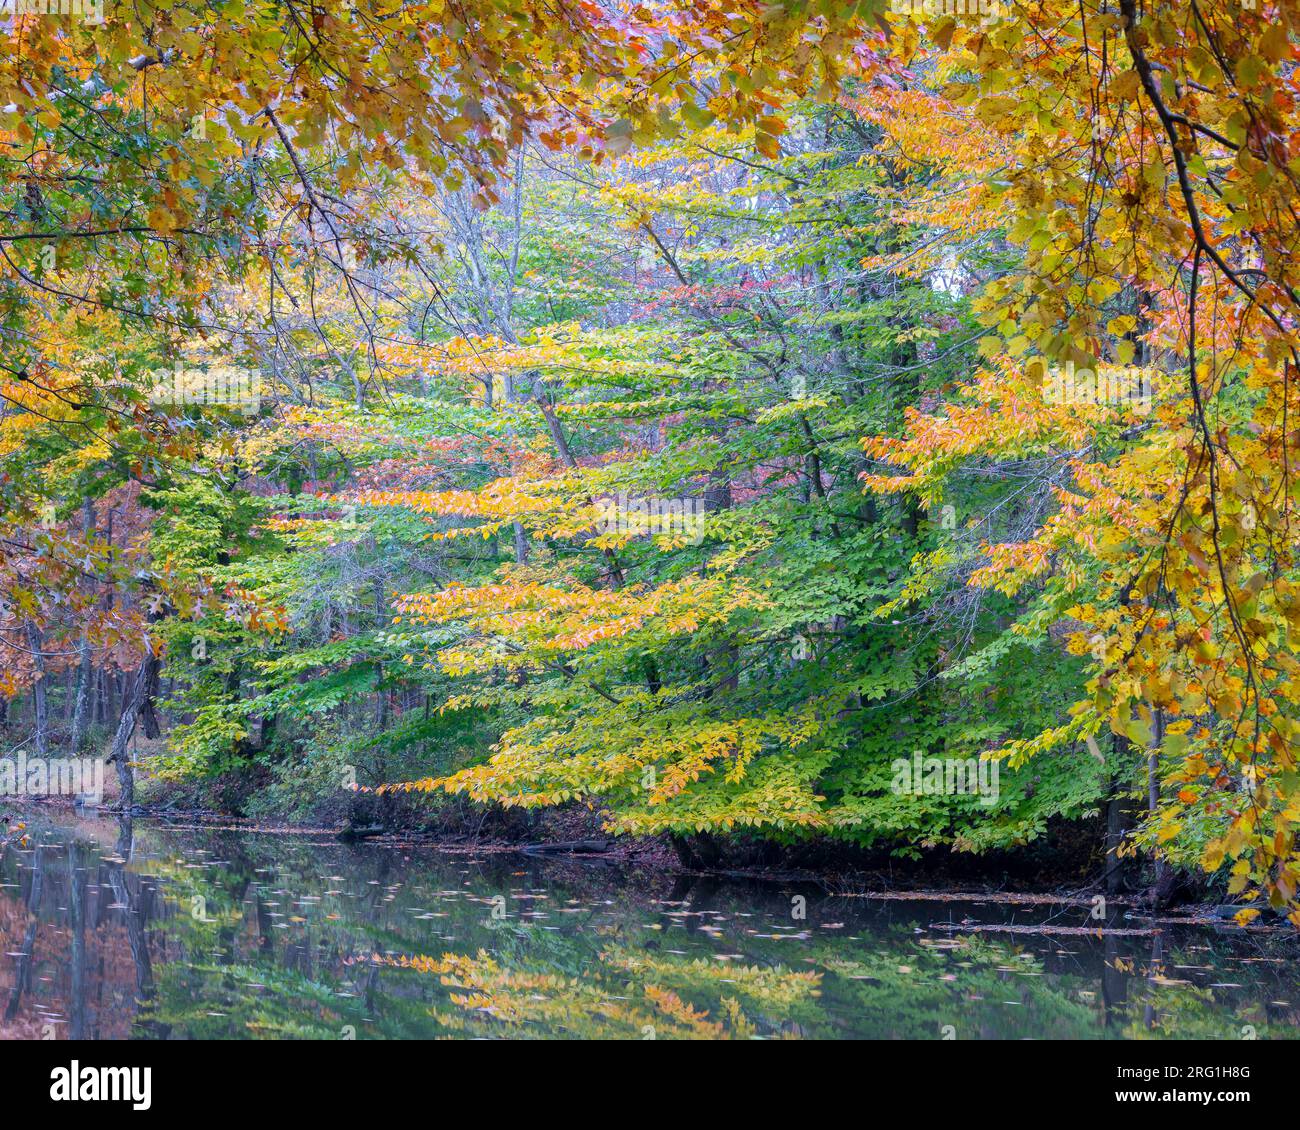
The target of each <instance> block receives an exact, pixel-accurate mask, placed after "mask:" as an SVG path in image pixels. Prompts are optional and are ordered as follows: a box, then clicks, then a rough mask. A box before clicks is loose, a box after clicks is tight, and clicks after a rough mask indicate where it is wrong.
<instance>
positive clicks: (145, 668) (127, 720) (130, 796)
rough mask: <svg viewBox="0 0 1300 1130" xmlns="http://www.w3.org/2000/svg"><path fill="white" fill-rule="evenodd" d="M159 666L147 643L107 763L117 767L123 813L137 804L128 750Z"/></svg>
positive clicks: (123, 702) (156, 677)
mask: <svg viewBox="0 0 1300 1130" xmlns="http://www.w3.org/2000/svg"><path fill="white" fill-rule="evenodd" d="M160 665H161V664H160V663H159V660H158V656H156V655H155V654H154V651H153V647H152V646H151V645H150V644H149V643H148V642H146V643H145V654H144V658H143V659H142V660H141V661H140V668H139V670H138V671H137V672H136V675H135V680H134V681H133V683H132V684H131V688H130V690H129V691H128V692H127V694H126V695H125V697H124V698H123V700H122V716H121V717H120V718H119V719H118V723H117V731H116V733H114V734H113V747H112V750H111V751H110V753H109V755H108V760H109V761H111V762H112V763H113V764H114V765H116V766H117V782H118V785H119V786H120V790H121V796H120V797H119V800H118V803H119V805H120V806H121V807H122V809H124V810H129V809H130V808H131V806H132V805H133V804H134V803H135V774H134V772H133V771H132V769H131V763H130V760H129V758H128V755H127V748H126V747H127V746H128V745H129V744H130V741H131V736H132V735H133V734H134V733H135V724H136V721H137V719H138V718H139V717H140V713H141V711H142V710H143V709H144V707H145V703H146V702H147V701H148V697H149V695H150V693H151V688H153V687H156V686H157V684H158V669H159V667H160ZM151 709H152V707H151Z"/></svg>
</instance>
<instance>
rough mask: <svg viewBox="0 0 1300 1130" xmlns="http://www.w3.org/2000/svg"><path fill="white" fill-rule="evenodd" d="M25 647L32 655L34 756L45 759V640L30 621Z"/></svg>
mask: <svg viewBox="0 0 1300 1130" xmlns="http://www.w3.org/2000/svg"><path fill="white" fill-rule="evenodd" d="M27 646H28V647H29V648H30V649H31V653H32V676H33V678H32V714H33V719H34V723H35V732H34V733H33V735H32V738H33V742H34V744H35V747H36V756H37V757H45V756H46V755H47V746H48V741H49V724H50V718H49V710H48V707H47V705H46V701H45V655H44V652H43V649H44V647H45V638H44V635H43V633H42V632H41V629H40V628H39V627H37V626H36V624H34V623H31V622H30V621H29V622H28V624H27Z"/></svg>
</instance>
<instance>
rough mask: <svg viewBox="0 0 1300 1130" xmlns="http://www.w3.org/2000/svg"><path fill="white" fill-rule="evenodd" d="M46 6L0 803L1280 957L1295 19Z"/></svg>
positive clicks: (0, 313) (645, 8)
mask: <svg viewBox="0 0 1300 1130" xmlns="http://www.w3.org/2000/svg"><path fill="white" fill-rule="evenodd" d="M56 6H57V7H58V12H54V11H53V8H54V7H56ZM48 7H49V10H48V11H37V10H35V8H34V7H32V6H29V7H24V6H23V5H22V4H21V3H19V4H17V5H16V6H11V7H10V8H8V9H6V12H5V16H4V19H3V21H0V27H2V28H3V31H2V32H0V34H3V36H4V37H5V50H4V52H3V53H0V87H3V90H2V91H0V216H2V217H3V219H2V221H0V323H2V330H0V332H2V334H3V345H2V346H0V749H2V752H3V756H2V757H0V793H2V794H7V795H5V796H4V797H2V798H0V800H3V801H4V802H6V811H10V810H11V809H10V807H9V806H8V802H13V806H12V811H13V812H15V813H19V814H21V813H22V812H23V811H25V810H26V809H29V808H30V807H32V805H31V802H32V801H33V799H35V798H40V797H42V796H48V795H52V794H55V793H58V792H72V793H75V794H76V802H77V804H78V806H79V807H80V806H81V804H82V803H83V801H86V799H87V794H91V793H94V794H95V795H94V797H93V800H94V801H97V802H99V803H101V804H102V806H104V808H105V809H109V810H113V811H117V812H120V813H124V814H127V815H136V816H148V815H150V814H154V813H157V812H168V811H170V812H185V813H204V814H208V815H211V816H213V817H216V816H220V817H223V818H231V819H239V820H243V821H248V822H250V823H261V824H266V825H277V826H279V825H285V826H307V827H323V828H330V829H335V830H339V831H341V833H342V834H345V835H346V834H349V833H350V834H352V835H358V836H359V835H375V834H379V833H385V832H393V831H396V830H402V831H405V832H412V831H417V830H418V831H421V832H422V833H423V834H426V835H429V836H431V837H434V838H437V837H439V836H441V837H455V838H457V839H459V840H464V839H466V838H469V839H471V840H476V841H487V840H492V839H502V840H513V841H516V842H518V841H528V842H537V843H541V844H543V845H545V843H546V841H547V840H548V839H550V840H554V841H560V842H568V843H572V842H577V843H579V844H590V843H592V842H595V843H596V844H597V845H599V844H600V843H601V842H602V841H604V840H606V839H608V841H609V843H610V844H611V845H613V846H614V847H617V846H618V845H620V844H623V843H640V842H644V841H652V842H655V843H658V844H661V845H662V846H663V848H664V853H665V854H664V858H666V859H669V860H673V861H675V865H676V866H680V867H685V868H687V869H692V870H697V871H699V870H709V869H718V868H727V867H740V866H759V865H761V866H779V865H782V864H783V863H788V862H790V861H791V860H799V861H808V860H830V861H833V862H834V863H835V864H836V866H843V865H845V861H848V865H850V866H856V865H857V862H861V861H876V862H877V863H878V862H879V861H881V860H885V861H895V862H897V864H898V865H899V866H911V867H914V868H915V867H920V868H923V869H924V868H927V867H934V868H936V869H939V870H937V871H936V872H935V873H936V874H938V873H940V872H941V871H942V869H944V868H959V869H961V873H963V874H966V875H980V874H981V868H982V867H987V869H988V872H989V874H990V875H994V874H996V875H1001V874H1002V873H1003V869H1004V868H1006V867H1008V866H1012V867H1014V866H1016V865H1017V864H1016V860H1020V861H1021V864H1020V865H1021V866H1026V867H1038V866H1039V862H1038V861H1039V860H1041V858H1042V855H1041V853H1042V852H1044V851H1045V850H1047V849H1049V848H1050V849H1051V850H1053V851H1055V852H1057V853H1058V854H1062V855H1068V856H1069V857H1070V860H1071V862H1070V863H1069V867H1070V868H1072V870H1071V874H1072V875H1074V876H1075V877H1076V878H1077V877H1078V876H1080V875H1082V876H1084V877H1085V878H1086V881H1087V882H1088V883H1090V884H1091V887H1090V889H1095V890H1097V891H1104V892H1109V893H1117V892H1121V891H1127V892H1131V893H1140V894H1141V895H1142V897H1143V898H1145V899H1147V900H1148V901H1149V902H1151V903H1153V904H1155V905H1160V906H1163V905H1166V904H1168V903H1170V902H1172V901H1174V900H1175V899H1176V898H1178V897H1179V891H1180V890H1181V891H1183V892H1184V894H1186V893H1187V892H1192V893H1193V894H1194V896H1195V897H1196V898H1198V899H1200V900H1201V901H1203V902H1210V903H1215V904H1224V905H1227V906H1229V907H1230V908H1231V913H1233V914H1234V915H1235V916H1236V921H1237V922H1238V923H1240V924H1242V925H1246V924H1248V923H1250V922H1251V921H1252V920H1254V919H1256V918H1257V917H1258V916H1261V915H1263V916H1264V918H1263V919H1261V921H1264V920H1274V919H1277V918H1279V916H1282V917H1286V916H1289V918H1290V921H1291V923H1292V924H1293V925H1300V896H1298V895H1297V886H1298V884H1300V851H1298V849H1297V843H1296V829H1297V824H1298V822H1300V774H1298V773H1297V752H1298V750H1300V569H1298V568H1297V561H1296V549H1297V537H1298V533H1297V531H1293V529H1292V522H1293V521H1296V520H1297V514H1296V512H1295V510H1294V507H1296V506H1297V504H1298V503H1300V483H1297V482H1296V481H1294V477H1293V475H1292V461H1293V459H1294V458H1295V457H1296V455H1297V453H1298V452H1300V428H1298V427H1297V423H1296V420H1297V418H1298V417H1300V388H1298V387H1297V384H1296V383H1293V382H1292V379H1291V378H1292V377H1293V376H1296V375H1297V373H1298V372H1300V370H1298V369H1297V365H1298V364H1300V354H1298V353H1297V350H1300V267H1297V266H1296V264H1295V262H1294V261H1293V260H1294V256H1293V253H1294V252H1295V250H1296V245H1297V242H1298V240H1300V218H1298V215H1297V208H1298V207H1300V199H1298V197H1300V180H1298V179H1297V178H1298V177H1300V110H1298V109H1297V102H1296V100H1297V93H1298V91H1297V86H1298V84H1300V70H1297V60H1298V59H1300V54H1298V53H1297V43H1298V42H1300V41H1298V40H1297V23H1298V21H1300V4H1297V3H1296V2H1295V0H1277V2H1273V0H1260V2H1259V3H1258V4H1256V3H1254V2H1247V3H1241V2H1239V0H1187V2H1182V0H1179V2H1174V3H1168V4H1154V3H1139V0H1083V2H1082V3H1068V4H1067V3H1064V2H1062V0H1023V2H1022V0H1008V2H1007V3H997V4H989V3H987V2H984V0H980V2H978V3H976V2H975V0H970V2H967V0H955V2H954V0H925V2H923V3H917V4H910V3H907V2H905V0H893V2H892V3H886V2H884V0H868V2H864V3H850V2H839V0H776V2H773V0H643V2H641V3H636V2H633V0H348V2H347V3H336V4H330V5H324V4H320V3H317V2H315V0H313V2H310V3H309V2H307V0H155V2H148V0H139V2H136V3H133V4H130V5H127V4H125V3H120V2H118V0H103V4H102V6H98V5H91V4H82V3H81V2H80V0H72V2H69V3H64V4H62V5H61V6H58V5H51V6H48ZM1293 629H1294V630H1295V632H1296V635H1294V636H1293V635H1292V632H1293ZM90 762H95V763H96V764H97V765H99V766H100V768H101V769H102V767H103V766H107V772H106V773H105V776H106V777H107V778H108V779H107V780H104V781H103V782H102V795H100V794H99V793H98V792H97V791H96V789H95V788H92V787H91V786H90V785H88V784H87V783H86V781H85V780H81V779H80V778H77V779H75V780H74V778H73V776H70V775H69V774H68V773H67V772H66V770H67V769H68V768H69V764H70V763H73V764H72V768H78V767H79V766H80V765H81V764H82V763H86V764H88V763H90ZM36 770H39V772H36ZM56 778H58V781H59V782H61V784H62V785H63V786H66V787H64V788H59V789H56V787H55V782H56ZM69 781H72V782H73V783H72V784H71V785H69V784H68V782H69ZM64 799H65V800H66V799H67V798H66V797H65V798H64ZM41 803H43V801H41V800H39V799H37V805H38V806H39V805H40V804H41ZM16 818H17V817H16V816H15V819H16ZM13 834H14V835H17V834H19V833H13ZM0 838H2V834H0ZM985 860H987V861H990V862H987V863H982V862H981V861H985ZM855 861H857V862H855ZM993 861H996V862H993ZM1008 861H1009V862H1008ZM891 866H892V864H891Z"/></svg>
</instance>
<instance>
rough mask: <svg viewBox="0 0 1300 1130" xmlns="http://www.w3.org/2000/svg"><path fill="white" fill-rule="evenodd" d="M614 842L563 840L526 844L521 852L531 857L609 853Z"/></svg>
mask: <svg viewBox="0 0 1300 1130" xmlns="http://www.w3.org/2000/svg"><path fill="white" fill-rule="evenodd" d="M613 842H614V841H613V840H561V841H559V842H556V843H536V844H524V845H523V846H522V847H521V848H520V849H519V850H520V851H524V852H528V853H529V854H530V855H547V854H552V853H556V854H573V855H588V854H591V853H593V852H605V851H609V848H610V845H611V844H612V843H613Z"/></svg>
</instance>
